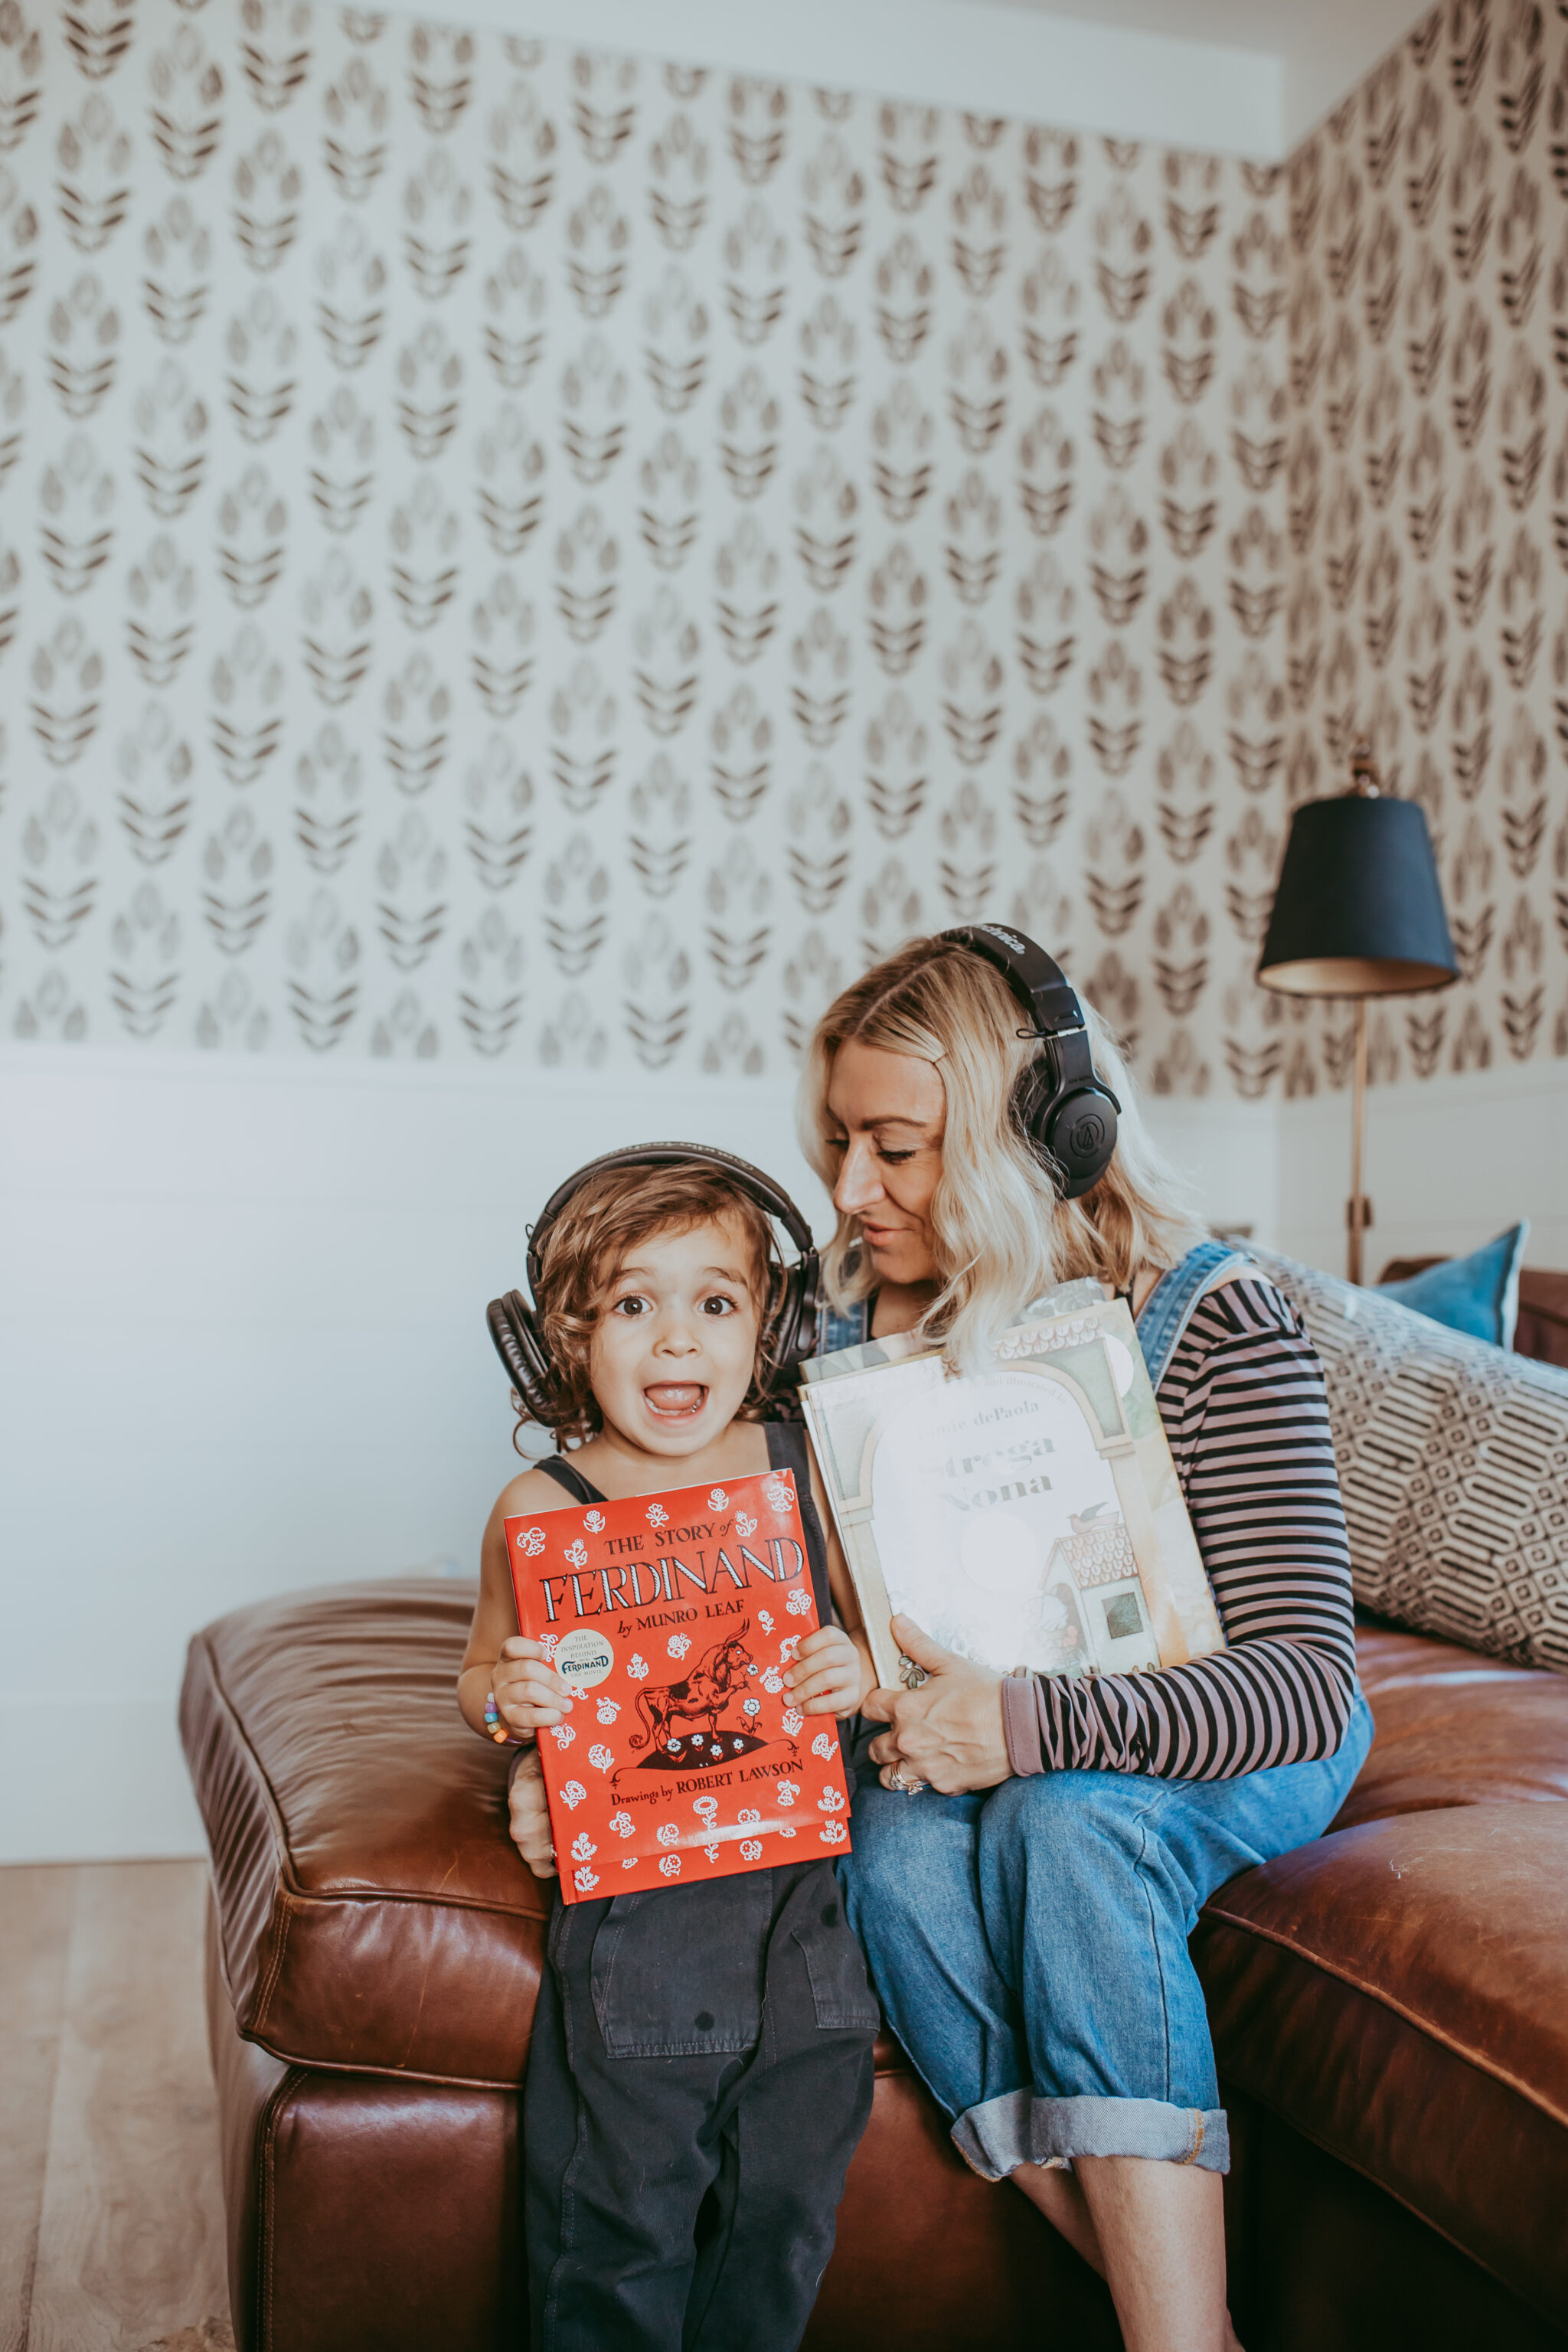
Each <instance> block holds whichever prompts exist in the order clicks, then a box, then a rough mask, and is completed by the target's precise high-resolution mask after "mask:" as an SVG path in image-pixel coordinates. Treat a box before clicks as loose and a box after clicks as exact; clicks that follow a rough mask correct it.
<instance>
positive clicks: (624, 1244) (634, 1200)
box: [512, 1160, 784, 1453]
mask: <svg viewBox="0 0 1568 2352" xmlns="http://www.w3.org/2000/svg"><path fill="white" fill-rule="evenodd" d="M717 1217H732V1218H733V1219H734V1220H735V1222H736V1223H737V1224H738V1225H739V1227H740V1229H741V1233H742V1237H743V1239H744V1241H745V1244H746V1251H747V1257H748V1260H749V1263H748V1265H747V1282H748V1287H749V1288H750V1290H751V1294H752V1298H753V1299H754V1301H755V1302H756V1307H757V1316H758V1323H757V1355H756V1361H755V1363H754V1364H753V1366H752V1381H751V1385H750V1387H749V1388H748V1389H747V1391H746V1394H745V1396H744V1398H743V1400H742V1403H741V1406H740V1410H739V1412H738V1415H737V1418H738V1419H739V1420H742V1421H760V1420H761V1419H762V1418H763V1409H764V1403H765V1397H764V1391H765V1388H766V1384H767V1378H768V1373H769V1370H770V1369H771V1364H770V1359H769V1353H768V1348H769V1342H770V1340H771V1339H772V1337H773V1325H774V1323H775V1321H776V1319H777V1310H778V1307H779V1303H780V1301H781V1299H782V1297H783V1293H784V1270H783V1265H782V1263H781V1261H780V1258H779V1253H778V1245H777V1243H776V1242H775V1240H774V1237H773V1226H772V1224H771V1223H769V1220H768V1216H767V1213H766V1212H765V1211H764V1210H763V1209H762V1208H761V1207H759V1205H758V1203H757V1202H755V1201H753V1200H752V1197H751V1195H750V1193H748V1192H742V1191H741V1189H740V1187H739V1186H738V1185H737V1184H735V1183H734V1182H732V1181H731V1179H730V1178H729V1177H727V1176H726V1175H724V1174H723V1173H722V1172H721V1171H720V1170H719V1169H717V1168H709V1167H705V1166H703V1164H702V1163H701V1162H700V1160H692V1161H690V1162H689V1163H687V1164H686V1165H683V1166H677V1167H673V1168H668V1167H666V1168H616V1169H610V1170H607V1171H605V1174H604V1175H602V1176H594V1177H590V1178H589V1180H588V1181H587V1183H585V1184H584V1185H583V1186H582V1188H581V1190H580V1191H578V1192H574V1194H573V1195H572V1198H571V1199H570V1200H569V1201H568V1202H567V1203H566V1206H565V1207H564V1208H563V1210H562V1212H561V1213H560V1215H559V1216H558V1217H557V1218H556V1220H555V1222H554V1223H553V1224H552V1226H551V1228H550V1231H549V1233H548V1234H547V1235H546V1236H545V1241H544V1248H543V1264H542V1269H541V1276H540V1284H539V1296H538V1297H537V1298H536V1300H535V1301H534V1305H535V1307H537V1309H538V1312H539V1320H540V1327H541V1330H542V1336H543V1339H544V1345H545V1347H546V1349H548V1351H549V1355H550V1362H551V1368H552V1373H553V1379H552V1383H551V1389H552V1397H551V1410H550V1411H549V1412H548V1414H547V1415H545V1416H544V1419H545V1423H546V1425H547V1426H548V1427H550V1428H552V1430H553V1431H554V1433H555V1443H556V1444H557V1446H558V1447H561V1448H564V1447H566V1446H569V1445H581V1444H584V1441H585V1440H586V1439H588V1438H589V1437H592V1436H593V1435H595V1433H596V1432H597V1431H599V1430H601V1429H602V1428H603V1427H604V1425H605V1423H604V1415H603V1413H602V1412H600V1410H599V1406H598V1402H597V1400H596V1399H595V1395H594V1391H593V1388H592V1385H591V1384H590V1381H589V1376H588V1363H589V1355H590V1351H591V1349H592V1347H593V1342H594V1330H595V1325H596V1324H597V1322H598V1319H599V1316H600V1314H601V1312H602V1310H603V1307H604V1302H605V1297H606V1295H607V1293H608V1292H609V1290H610V1288H611V1286H613V1284H614V1282H615V1280H616V1275H617V1274H618V1273H619V1271H620V1269H621V1267H622V1266H623V1265H625V1264H626V1257H627V1255H628V1253H629V1252H630V1251H632V1250H634V1249H636V1248H637V1246H638V1244H640V1243H642V1242H646V1241H647V1240H649V1239H650V1238H651V1237H652V1236H653V1235H654V1234H686V1233H689V1232H690V1231H691V1230H692V1228H693V1226H695V1225H703V1224H707V1223H709V1222H710V1219H713V1218H717ZM531 1418H532V1416H531V1415H530V1414H529V1413H527V1412H522V1413H521V1414H520V1417H519V1421H518V1426H517V1430H516V1432H515V1433H514V1435H513V1439H512V1443H513V1444H514V1445H516V1444H517V1442H518V1438H519V1437H520V1436H521V1433H522V1430H523V1428H524V1426H525V1425H526V1423H528V1422H529V1421H530V1420H531ZM518 1451H519V1452H520V1453H521V1451H522V1448H521V1445H519V1446H518Z"/></svg>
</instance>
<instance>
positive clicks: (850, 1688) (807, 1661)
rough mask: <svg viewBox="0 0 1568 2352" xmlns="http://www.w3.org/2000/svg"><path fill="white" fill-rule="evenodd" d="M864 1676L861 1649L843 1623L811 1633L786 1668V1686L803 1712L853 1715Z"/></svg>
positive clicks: (821, 1627) (820, 1627)
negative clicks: (793, 1662) (856, 1645)
mask: <svg viewBox="0 0 1568 2352" xmlns="http://www.w3.org/2000/svg"><path fill="white" fill-rule="evenodd" d="M863 1680H864V1676H863V1674H862V1670H861V1664H860V1653H859V1651H858V1649H857V1648H856V1647H855V1644H854V1643H853V1642H852V1641H851V1640H850V1638H849V1636H848V1634H847V1633H846V1632H845V1631H844V1628H843V1627H842V1625H819V1626H818V1627H817V1629H816V1633H808V1634H807V1635H806V1637H805V1641H804V1642H803V1643H801V1645H800V1649H799V1651H798V1652H797V1654H796V1659H795V1664H794V1665H793V1666H789V1667H786V1668H785V1670H784V1686H785V1688H786V1689H787V1690H788V1692H789V1695H790V1696H791V1697H792V1698H793V1699H794V1701H795V1705H796V1706H798V1707H799V1709H800V1710H801V1713H802V1714H803V1715H853V1714H854V1713H855V1711H856V1709H857V1708H858V1706H859V1704H860V1690H861V1685H862V1682H863Z"/></svg>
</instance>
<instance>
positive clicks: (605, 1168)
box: [528, 1143, 816, 1299]
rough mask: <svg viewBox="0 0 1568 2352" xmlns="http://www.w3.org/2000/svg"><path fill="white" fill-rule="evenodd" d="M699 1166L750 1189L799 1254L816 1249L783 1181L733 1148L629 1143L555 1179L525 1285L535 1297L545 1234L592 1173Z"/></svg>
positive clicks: (534, 1228)
mask: <svg viewBox="0 0 1568 2352" xmlns="http://www.w3.org/2000/svg"><path fill="white" fill-rule="evenodd" d="M693 1161H695V1162H696V1163H697V1164H698V1166H700V1167H703V1168H712V1169H714V1170H715V1171H717V1172H718V1173H720V1174H721V1175H724V1176H732V1177H733V1178H734V1180H735V1181H736V1183H737V1184H738V1185H739V1186H740V1188H741V1190H742V1192H746V1193H749V1194H750V1196H751V1198H752V1200H753V1201H755V1202H756V1204H757V1206H758V1208H759V1209H765V1210H766V1211H767V1213H768V1215H769V1216H770V1217H776V1218H777V1219H778V1221H779V1223H780V1224H781V1225H783V1227H784V1231H785V1233H786V1234H788V1235H789V1237H790V1239H791V1241H792V1242H793V1243H794V1244H795V1250H796V1253H797V1255H800V1256H802V1257H804V1256H805V1254H806V1252H807V1251H808V1250H813V1249H815V1248H816V1243H815V1242H814V1241H813V1239H812V1235H811V1227H810V1226H809V1225H808V1224H807V1223H806V1222H805V1218H804V1217H803V1216H802V1215H801V1213H800V1211H799V1210H798V1209H797V1208H796V1207H795V1202H793V1201H792V1200H791V1199H790V1196H789V1194H788V1193H787V1192H785V1191H784V1186H783V1185H782V1184H775V1183H774V1181H773V1178H772V1177H771V1176H769V1175H767V1174H766V1173H765V1172H764V1171H763V1170H762V1169H761V1168H753V1167H752V1163H751V1161H750V1160H742V1159H741V1158H739V1157H738V1155H737V1154H736V1153H734V1152H733V1151H721V1150H720V1148H719V1146H718V1145H717V1144H714V1143H630V1144H627V1145H626V1146H625V1147H624V1149H623V1150H619V1151H605V1152H603V1153H601V1155H600V1157H599V1158H598V1159H597V1160H588V1161H587V1162H586V1164H585V1165H584V1166H583V1167H581V1168H579V1169H578V1170H577V1171H576V1172H575V1174H574V1175H571V1176H568V1177H567V1179H566V1181H565V1182H564V1183H563V1184H557V1186H556V1187H555V1190H554V1192H552V1194H551V1195H550V1198H549V1200H548V1201H546V1202H545V1203H544V1206H543V1208H542V1209H541V1211H540V1213H539V1215H538V1216H537V1218H536V1219H535V1220H534V1223H533V1224H532V1225H531V1227H530V1228H529V1236H528V1286H529V1289H530V1290H531V1292H532V1294H533V1297H535V1298H536V1299H537V1298H538V1297H539V1285H540V1281H541V1279H542V1276H543V1272H544V1261H543V1256H542V1245H543V1242H544V1237H545V1235H546V1234H548V1233H549V1231H550V1228H551V1226H552V1224H553V1223H555V1220H556V1218H557V1217H558V1216H559V1215H560V1214H561V1212H562V1210H563V1208H564V1207H565V1206H566V1203H567V1202H568V1201H570V1200H571V1199H572V1197H573V1195H574V1193H575V1192H581V1190H582V1188H583V1186H584V1184H585V1183H586V1182H587V1181H588V1179H589V1177H590V1176H603V1175H607V1174H608V1173H609V1172H610V1171H612V1170H614V1169H617V1168H677V1167H689V1166H690V1165H691V1163H692V1162H693Z"/></svg>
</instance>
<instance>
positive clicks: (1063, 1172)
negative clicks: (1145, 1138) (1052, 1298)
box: [937, 923, 1121, 1201]
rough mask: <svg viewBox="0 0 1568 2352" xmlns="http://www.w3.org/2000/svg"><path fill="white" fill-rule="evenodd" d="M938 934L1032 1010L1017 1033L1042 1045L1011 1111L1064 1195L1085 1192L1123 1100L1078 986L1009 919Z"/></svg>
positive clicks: (1100, 1167)
mask: <svg viewBox="0 0 1568 2352" xmlns="http://www.w3.org/2000/svg"><path fill="white" fill-rule="evenodd" d="M937 937H938V939H939V940H942V942H943V943H944V944H946V945H950V946H952V947H959V948H967V949H968V950H969V951H970V953H971V954H972V955H977V956H980V957H982V958H983V959H984V961H985V962H986V963H988V964H989V965H990V966H991V967H992V969H993V971H999V972H1000V973H1001V975H1002V977H1003V979H1004V980H1005V982H1006V983H1007V985H1008V987H1009V988H1010V989H1011V990H1012V992H1013V994H1014V995H1015V996H1016V999H1017V1001H1018V1003H1019V1004H1020V1005H1021V1006H1022V1007H1023V1009H1024V1011H1025V1012H1026V1013H1027V1014H1028V1016H1029V1026H1028V1028H1026V1029H1020V1030H1019V1031H1018V1034H1019V1036H1020V1037H1037V1038H1038V1039H1039V1041H1040V1052H1039V1054H1038V1055H1037V1057H1036V1058H1035V1060H1034V1061H1033V1062H1031V1063H1030V1065H1029V1066H1028V1067H1027V1068H1026V1070H1025V1072H1024V1074H1023V1076H1022V1077H1021V1078H1020V1079H1019V1081H1018V1089H1017V1093H1016V1096H1015V1097H1014V1115H1015V1117H1016V1119H1017V1121H1018V1124H1019V1126H1020V1127H1021V1128H1022V1129H1023V1130H1024V1132H1025V1134H1026V1136H1027V1137H1028V1139H1029V1140H1030V1142H1031V1143H1032V1144H1033V1145H1034V1148H1035V1152H1036V1156H1037V1159H1038V1160H1040V1162H1041V1164H1042V1166H1044V1167H1045V1168H1046V1169H1047V1171H1049V1174H1050V1177H1051V1181H1052V1182H1053V1183H1054V1184H1055V1186H1056V1188H1057V1191H1058V1192H1059V1194H1060V1195H1061V1197H1062V1199H1063V1200H1064V1201H1078V1200H1081V1199H1082V1197H1083V1195H1084V1194H1085V1193H1086V1192H1092V1191H1093V1189H1094V1187H1095V1185H1097V1184H1098V1183H1099V1181H1100V1178H1101V1177H1102V1176H1103V1175H1104V1173H1105V1171H1106V1170H1107V1169H1108V1168H1109V1167H1110V1162H1111V1158H1112V1155H1113V1154H1114V1152H1115V1150H1116V1121H1117V1116H1118V1113H1119V1112H1120V1111H1121V1104H1120V1103H1119V1102H1118V1101H1117V1099H1116V1097H1115V1096H1114V1095H1113V1094H1112V1093H1111V1091H1110V1087H1108V1086H1106V1085H1105V1084H1104V1083H1103V1081H1102V1080H1101V1079H1100V1077H1099V1076H1098V1075H1097V1073H1096V1071H1095V1066H1094V1055H1093V1053H1092V1052H1091V1050H1090V1047H1089V1024H1088V1023H1087V1022H1086V1021H1085V1019H1084V1017H1083V1007H1082V1005H1081V1004H1080V1003H1079V1001H1078V994H1077V992H1076V990H1075V989H1074V988H1073V986H1072V983H1071V982H1070V981H1069V980H1068V977H1067V974H1066V973H1065V972H1064V971H1063V970H1062V968H1061V966H1060V965H1059V964H1058V962H1057V961H1055V959H1054V958H1053V957H1051V956H1048V955H1047V953H1046V951H1045V949H1044V948H1043V947H1041V946H1040V945H1039V943H1038V942H1037V940H1031V939H1029V938H1027V937H1026V934H1025V933H1024V932H1022V931H1015V930H1012V929H1009V928H1008V927H1007V926H1006V925H1005V923H965V924H963V925H962V926H961V927H960V928H959V929H956V930H951V931H939V932H938V933H937Z"/></svg>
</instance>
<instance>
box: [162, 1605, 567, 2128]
mask: <svg viewBox="0 0 1568 2352" xmlns="http://www.w3.org/2000/svg"><path fill="white" fill-rule="evenodd" d="M473 1609H474V1587H473V1586H472V1585H471V1584H469V1583H466V1582H464V1583H458V1582H456V1581H453V1582H447V1581H445V1580H437V1579H434V1578H431V1579H424V1578H407V1579H399V1580H396V1581H392V1582H380V1583H375V1584H344V1585H337V1586H332V1587H327V1588H323V1589H321V1590H318V1591H313V1592H304V1593H295V1594H292V1595H288V1596H285V1597H284V1598H282V1599H280V1600H276V1601H262V1602H260V1603H258V1605H257V1606H256V1607H255V1608H251V1609H242V1610H238V1611H237V1612H235V1613H234V1614H233V1615H232V1616H229V1617H225V1618H221V1619H220V1620H219V1621H218V1622H217V1623H216V1624H214V1625H209V1626H208V1627H207V1628H206V1630H205V1632H204V1633H198V1634H197V1635H196V1637H195V1641H193V1643H191V1646H190V1653H189V1657H188V1659H187V1663H186V1669H185V1680H184V1689H183V1691H182V1694H181V1699H180V1727H181V1734H182V1737H183V1738H184V1746H185V1754H186V1757H187V1759H189V1762H190V1767H191V1773H192V1777H193V1779H194V1780H195V1789H196V1798H197V1801H198V1803H199V1804H200V1806H201V1810H202V1815H203V1819H204V1820H205V1823H206V1828H207V1839H208V1843H209V1845H210V1847H211V1850H212V1861H213V1874H214V1879H215V1883H216V1895H217V1909H218V1919H219V1929H220V1935H219V1943H220V1958H221V1961H222V1966H223V1973H224V1980H225V1982H226V1985H227V1988H228V1993H229V1999H230V2000H231V2001H232V2002H233V2004H234V2012H235V2017H236V2019H237V2022H238V2024H239V2027H240V2030H241V2032H243V2033H245V2034H247V2035H248V2036H250V2037H251V2038H253V2039H254V2040H256V2041H258V2042H260V2043H262V2045H263V2046H264V2047H265V2048H266V2049H268V2050H270V2051H271V2052H272V2053H274V2055H275V2056H277V2057H279V2058H288V2059H294V2060H297V2061H298V2062H300V2063H301V2064H305V2065H319V2066H333V2067H340V2068H342V2067H348V2068H354V2069H362V2070H370V2071H373V2072H376V2073H384V2074H403V2075H407V2076H423V2077H425V2078H426V2079H429V2080H432V2081H437V2082H462V2083H468V2084H482V2085H492V2086H500V2085H510V2084H516V2082H517V2081H518V2079H519V2077H520V2076H521V2073H522V2069H523V2062H524V2059H525V2057H526V2055H527V2051H528V2032H529V2026H530V2023H531V2019H532V2015H533V2001H534V1995H535V1993H536V1991H537V1990H538V1984H539V1970H540V1966H541V1962H542V1957H543V1950H544V1923H545V1921H546V1919H547V1917H548V1916H549V1910H550V1900H551V1890H550V1888H549V1887H548V1886H547V1885H541V1883H540V1881H539V1880H538V1879H536V1878H535V1877H534V1876H533V1874H532V1873H531V1871H530V1870H529V1869H528V1868H527V1866H526V1865H525V1864H524V1863H523V1862H522V1861H521V1858H520V1856H519V1854H518V1853H517V1850H516V1848H515V1847H514V1846H513V1845H512V1843H511V1841H510V1838H509V1837H508V1835H507V1826H506V1775H507V1764H508V1760H509V1759H508V1754H507V1751H506V1750H504V1749H502V1748H498V1747H496V1746H495V1745H494V1743H493V1742H491V1741H489V1740H485V1739H480V1738H477V1737H476V1736H475V1734H474V1733H473V1732H471V1731H470V1730H469V1729H468V1725H467V1724H466V1723H465V1722H464V1721H463V1719H462V1717H461V1716H460V1715H459V1714H458V1700H457V1688H456V1683H457V1672H458V1664H459V1661H460V1660H461V1657H462V1653H463V1645H464V1643H465V1642H466V1641H467V1639H468V1624H469V1621H470V1619H471V1618H472V1615H473Z"/></svg>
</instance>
